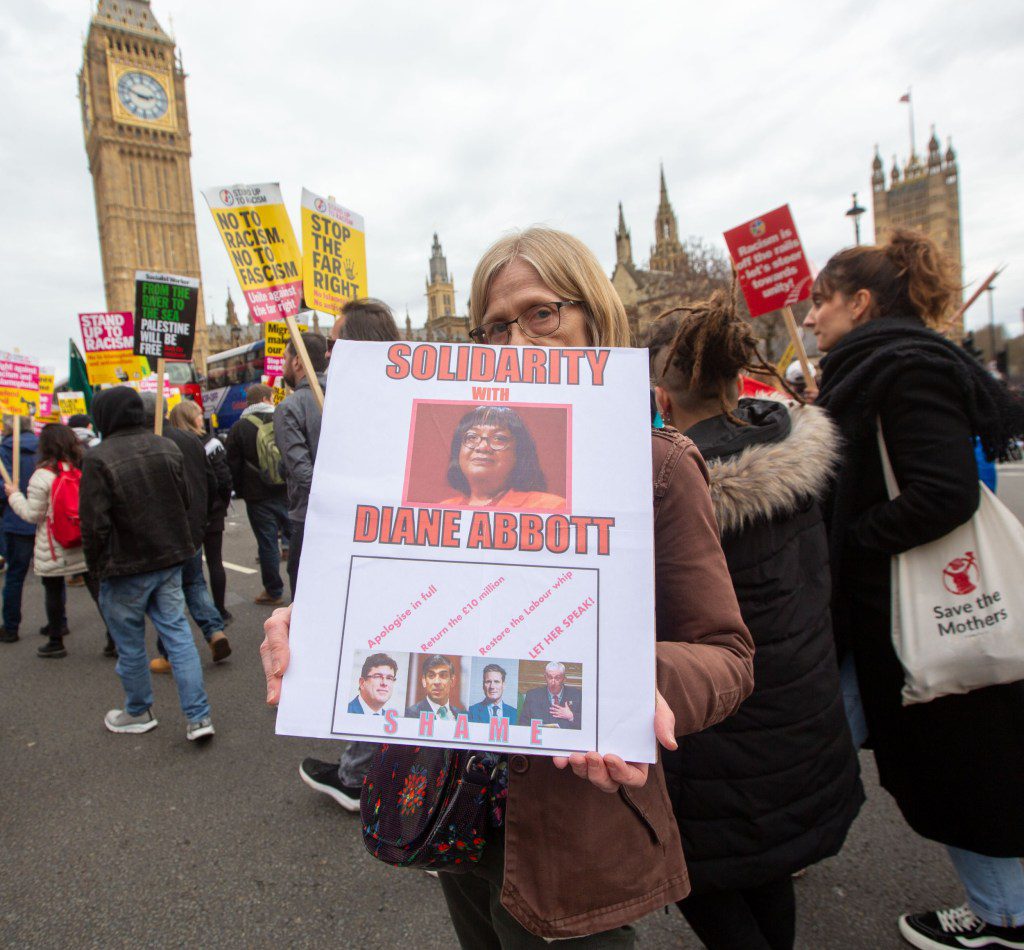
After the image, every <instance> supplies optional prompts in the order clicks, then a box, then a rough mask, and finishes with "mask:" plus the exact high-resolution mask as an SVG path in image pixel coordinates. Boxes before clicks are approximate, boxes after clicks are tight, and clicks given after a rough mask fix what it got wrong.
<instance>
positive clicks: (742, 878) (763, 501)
mask: <svg viewBox="0 0 1024 950" xmlns="http://www.w3.org/2000/svg"><path fill="white" fill-rule="evenodd" d="M647 345H648V348H649V350H650V354H651V370H652V377H653V380H654V382H655V383H656V386H655V398H656V401H657V405H658V408H659V411H660V413H661V415H662V418H663V419H664V420H665V423H666V424H667V425H671V426H674V427H675V428H677V429H679V430H680V431H682V432H683V433H684V434H685V435H686V436H688V437H689V438H690V439H692V440H693V442H694V443H695V444H696V446H697V448H698V449H700V452H701V454H702V455H703V456H704V459H705V461H706V462H707V466H708V474H709V478H710V486H711V498H712V500H713V502H714V506H715V516H716V518H717V520H718V527H719V531H720V532H721V538H722V550H723V551H724V552H725V557H726V561H727V562H728V565H729V573H730V575H731V577H732V581H733V586H734V587H735V589H736V597H737V599H738V601H739V605H740V612H741V613H742V615H743V620H744V622H745V623H746V625H747V627H748V628H749V630H750V633H751V636H753V638H754V645H755V651H754V691H753V693H751V695H750V696H749V697H748V698H747V699H746V700H745V702H744V703H743V705H742V706H741V707H740V710H739V712H737V713H736V714H735V715H734V716H732V717H731V718H729V719H727V720H725V721H724V722H722V723H720V724H718V725H717V726H713V727H712V728H710V729H705V730H704V731H703V732H700V733H697V734H696V735H692V736H688V737H687V739H686V741H685V742H681V743H680V745H679V748H678V749H677V750H675V751H665V752H663V753H662V758H663V761H664V763H665V776H666V780H667V782H668V787H669V794H670V795H671V796H672V799H673V805H674V809H675V814H676V821H677V823H678V825H679V829H680V832H681V834H682V838H683V853H684V854H685V855H686V864H687V868H688V870H689V873H690V883H691V885H692V888H693V890H692V892H691V894H690V896H689V897H687V898H686V899H685V900H682V901H680V902H679V907H680V909H681V910H682V912H683V915H684V916H685V917H686V920H687V921H688V923H689V924H690V926H691V927H692V928H693V930H694V932H695V933H696V934H697V936H698V937H699V938H700V939H701V940H702V941H703V942H704V944H705V945H706V946H707V947H709V948H711V950H758V948H771V950H790V948H792V946H793V942H794V939H795V928H796V905H795V896H794V891H793V884H792V874H793V873H794V872H796V871H799V870H801V869H803V868H806V867H808V866H809V865H811V864H814V863H815V862H817V861H820V860H822V859H824V858H826V857H829V856H830V855H833V854H836V853H837V852H838V851H839V849H840V848H841V847H842V845H843V841H844V840H845V838H846V834H847V831H848V830H849V828H850V825H851V824H852V822H853V820H854V818H855V817H856V815H857V812H858V811H859V809H860V806H861V804H862V802H863V800H864V792H863V789H862V787H861V783H860V778H859V770H858V766H857V757H856V753H855V751H854V748H853V743H852V741H851V738H850V730H849V728H848V726H847V724H846V718H845V715H844V712H843V701H842V693H841V690H840V685H839V667H838V664H837V662H836V656H835V650H834V646H833V639H832V625H831V622H830V619H829V609H828V608H829V594H830V589H831V584H830V578H829V569H828V549H827V542H826V537H825V525H824V522H823V520H822V512H821V507H820V504H819V501H820V499H821V498H822V497H823V495H824V494H825V489H826V485H827V483H828V479H829V477H830V475H831V474H832V472H833V470H834V468H835V465H836V462H837V460H838V453H839V439H838V435H837V433H836V430H835V426H834V425H833V424H832V423H831V422H830V420H829V419H828V417H827V416H826V415H825V413H824V412H823V411H822V410H820V409H816V408H814V407H813V406H805V405H802V404H801V403H799V402H798V401H793V402H788V403H787V402H785V401H783V399H782V397H781V396H780V398H779V399H765V398H757V399H747V398H744V399H740V398H739V392H740V389H739V374H740V373H741V372H744V371H746V370H749V369H762V370H763V369H765V364H764V363H763V361H760V360H759V357H758V351H757V338H756V337H755V336H754V334H753V331H752V330H751V329H750V327H749V325H748V323H747V322H746V321H745V320H743V319H742V318H741V317H739V316H738V315H737V314H736V308H735V300H734V299H732V298H730V296H729V295H728V294H725V293H722V292H718V293H716V294H714V295H713V296H712V297H711V298H710V299H709V300H708V301H706V302H703V303H699V304H695V305H693V306H691V307H686V308H682V309H681V310H675V311H670V312H669V313H667V314H665V315H664V316H663V317H662V318H661V319H659V320H658V321H657V322H656V323H655V324H654V325H653V327H652V329H651V331H650V332H649V334H648V340H647ZM780 382H781V381H780Z"/></svg>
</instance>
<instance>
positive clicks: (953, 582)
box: [942, 551, 978, 594]
mask: <svg viewBox="0 0 1024 950" xmlns="http://www.w3.org/2000/svg"><path fill="white" fill-rule="evenodd" d="M942 583H943V586H945V588H946V590H948V591H949V592H950V593H951V594H973V593H974V591H976V590H977V589H978V562H977V560H976V559H975V557H974V552H973V551H965V552H964V555H963V557H956V558H953V560H952V561H950V562H949V563H948V564H947V565H946V566H945V567H944V568H943V569H942Z"/></svg>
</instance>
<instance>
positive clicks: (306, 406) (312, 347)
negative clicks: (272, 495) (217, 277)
mask: <svg viewBox="0 0 1024 950" xmlns="http://www.w3.org/2000/svg"><path fill="white" fill-rule="evenodd" d="M302 340H303V342H304V343H305V344H306V351H307V353H308V354H309V361H310V364H311V365H312V367H313V372H314V373H316V374H317V379H318V380H319V382H320V388H321V389H323V387H324V386H325V385H326V383H327V377H326V375H325V370H326V369H327V341H326V340H325V339H324V338H323V337H322V336H320V334H319V333H303V334H302ZM284 381H285V382H286V383H287V384H288V385H289V386H291V387H292V389H294V390H295V391H294V392H293V393H292V394H291V395H290V396H289V397H288V398H287V399H285V401H284V402H283V403H281V405H280V406H278V407H277V410H276V411H275V413H274V439H275V441H276V442H277V447H278V449H279V450H280V452H281V463H282V465H283V467H284V477H285V481H286V482H287V484H288V518H289V519H290V521H291V542H290V544H289V546H288V580H289V582H290V584H291V588H292V599H293V600H294V599H295V585H296V583H297V581H298V577H299V558H300V557H301V555H302V538H303V532H304V531H305V527H306V508H307V507H308V505H309V491H310V488H311V487H312V485H313V465H314V463H315V462H316V450H317V446H318V445H319V443H320V418H321V415H322V413H321V411H320V406H319V405H318V404H317V401H316V397H315V396H314V395H313V390H312V388H311V387H310V384H309V379H308V378H307V377H306V371H305V369H304V368H303V366H302V360H300V359H299V356H298V354H297V353H296V352H295V347H293V346H292V344H291V343H289V344H288V346H287V348H286V349H285V353H284Z"/></svg>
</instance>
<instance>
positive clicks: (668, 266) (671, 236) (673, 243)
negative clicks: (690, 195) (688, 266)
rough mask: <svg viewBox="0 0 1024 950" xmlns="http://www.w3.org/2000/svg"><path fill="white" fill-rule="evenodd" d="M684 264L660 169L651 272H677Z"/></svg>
mask: <svg viewBox="0 0 1024 950" xmlns="http://www.w3.org/2000/svg"><path fill="white" fill-rule="evenodd" d="M685 263H686V253H685V252H684V251H683V245H682V244H680V243H679V235H678V225H677V223H676V214H675V212H674V211H673V210H672V204H671V202H670V201H669V200H668V188H667V187H666V186H665V168H664V166H662V167H661V198H660V200H659V202H658V213H657V215H655V218H654V245H653V246H652V247H651V270H659V271H677V270H681V269H682V267H683V265H684V264H685Z"/></svg>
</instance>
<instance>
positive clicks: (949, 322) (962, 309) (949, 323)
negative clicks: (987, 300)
mask: <svg viewBox="0 0 1024 950" xmlns="http://www.w3.org/2000/svg"><path fill="white" fill-rule="evenodd" d="M1004 270H1006V267H1005V266H1004V267H997V268H996V269H995V270H994V271H992V273H991V274H989V275H988V277H986V278H985V279H984V280H983V281H982V282H981V285H980V286H979V287H978V289H977V290H976V291H974V293H973V294H971V296H970V297H969V298H968V300H967V302H966V303H963V304H961V305H960V308H959V309H958V310H957V311H956V313H954V314H953V316H951V317H950V318H949V319H948V320H947V321H946V329H947V330H951V329H952V328H953V327H954V326H956V323H957V321H958V320H961V319H962V318H963V315H964V314H965V313H967V310H968V308H969V307H970V306H971V304H973V303H974V301H976V300H977V299H978V298H979V297H980V296H981V295H982V294H983V293H985V291H986V290H988V285H989V284H991V283H992V281H994V280H995V279H996V278H997V277H998V276H999V275H1000V274H1001V273H1002V272H1003V271H1004Z"/></svg>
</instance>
